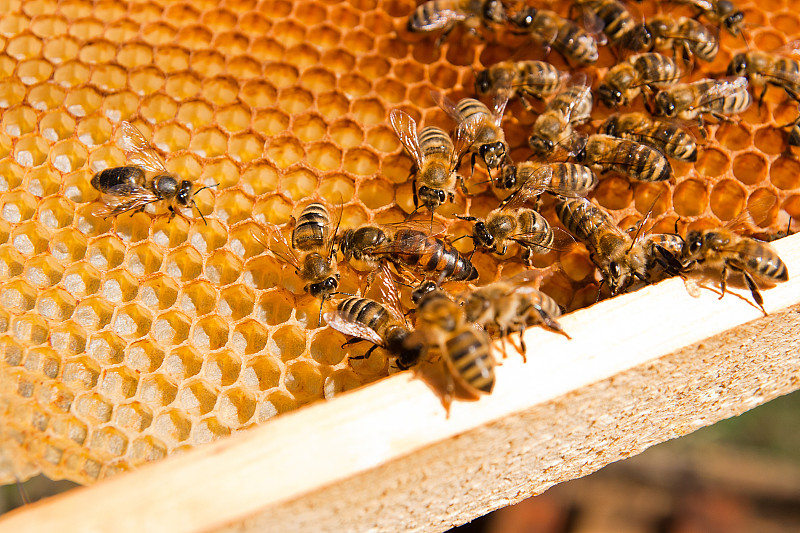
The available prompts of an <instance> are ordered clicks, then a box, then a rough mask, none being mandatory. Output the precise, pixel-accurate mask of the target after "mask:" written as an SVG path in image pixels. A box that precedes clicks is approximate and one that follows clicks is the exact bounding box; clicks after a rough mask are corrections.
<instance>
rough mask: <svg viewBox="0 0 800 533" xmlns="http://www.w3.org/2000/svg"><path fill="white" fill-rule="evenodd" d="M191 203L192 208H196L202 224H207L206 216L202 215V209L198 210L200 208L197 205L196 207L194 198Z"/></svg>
mask: <svg viewBox="0 0 800 533" xmlns="http://www.w3.org/2000/svg"><path fill="white" fill-rule="evenodd" d="M192 205H193V206H194V208H195V209H197V212H198V213H200V218H202V219H203V224H205V225H206V226H208V222H206V217H204V216H203V212H202V211H200V208H199V207H197V202H195V201H194V200H192Z"/></svg>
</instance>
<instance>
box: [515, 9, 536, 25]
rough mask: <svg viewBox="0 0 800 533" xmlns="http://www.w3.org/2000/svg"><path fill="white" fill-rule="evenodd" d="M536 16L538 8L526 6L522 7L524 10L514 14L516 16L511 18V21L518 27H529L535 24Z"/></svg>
mask: <svg viewBox="0 0 800 533" xmlns="http://www.w3.org/2000/svg"><path fill="white" fill-rule="evenodd" d="M535 16H536V8H535V7H526V8H524V9H522V11H520V12H519V13H517V14H516V15H514V17H513V18H512V19H511V23H512V24H514V25H515V26H516V27H518V28H521V29H527V28H530V27H531V25H532V24H533V17H535Z"/></svg>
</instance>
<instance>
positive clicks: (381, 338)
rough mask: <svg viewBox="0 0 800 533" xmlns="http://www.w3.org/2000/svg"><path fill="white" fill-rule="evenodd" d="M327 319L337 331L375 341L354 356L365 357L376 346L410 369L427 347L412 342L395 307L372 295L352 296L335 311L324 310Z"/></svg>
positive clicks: (405, 368)
mask: <svg viewBox="0 0 800 533" xmlns="http://www.w3.org/2000/svg"><path fill="white" fill-rule="evenodd" d="M324 316H325V321H326V322H327V323H328V325H329V326H330V327H332V328H333V329H335V330H336V331H340V332H342V333H344V334H346V335H352V336H354V337H357V338H359V339H364V340H367V341H370V342H372V343H373V344H374V346H373V347H371V348H370V349H369V350H368V351H367V353H365V354H364V355H362V356H358V357H353V359H366V358H368V357H369V356H370V354H371V353H372V352H373V351H374V350H375V348H377V347H381V348H384V349H385V350H386V351H388V352H389V353H390V354H391V355H393V356H394V357H395V358H396V365H397V368H399V369H400V370H408V369H409V368H411V367H412V366H414V365H415V364H417V362H419V360H420V359H421V358H422V356H423V354H424V352H425V347H424V345H423V344H421V343H419V342H416V343H415V342H411V341H410V340H409V337H410V335H411V330H410V329H409V328H408V327H407V325H406V323H405V319H403V317H402V315H401V314H400V313H399V312H398V311H397V310H396V309H394V308H392V307H390V306H387V305H384V304H381V303H379V302H376V301H375V300H371V299H369V298H359V297H351V298H347V299H345V300H342V301H341V302H339V305H337V306H336V310H335V311H333V312H329V313H325V315H324Z"/></svg>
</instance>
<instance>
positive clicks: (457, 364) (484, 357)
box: [446, 327, 494, 394]
mask: <svg viewBox="0 0 800 533" xmlns="http://www.w3.org/2000/svg"><path fill="white" fill-rule="evenodd" d="M446 348H447V357H448V359H449V362H450V364H451V365H452V369H453V373H454V374H455V375H456V376H457V377H458V378H459V380H460V381H461V382H462V383H463V384H464V385H466V386H467V387H468V388H469V389H472V390H474V391H477V392H479V393H484V394H488V393H490V392H492V389H493V388H494V359H493V357H492V354H491V352H490V351H489V342H488V338H486V336H485V334H483V332H478V331H476V330H474V329H472V328H471V327H469V328H466V329H463V330H462V331H461V332H459V333H457V334H456V335H454V336H453V337H451V338H450V339H448V340H447V347H446Z"/></svg>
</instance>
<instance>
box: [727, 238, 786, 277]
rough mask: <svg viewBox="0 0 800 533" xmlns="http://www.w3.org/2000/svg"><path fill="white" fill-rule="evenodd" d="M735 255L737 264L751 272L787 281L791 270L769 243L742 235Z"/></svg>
mask: <svg viewBox="0 0 800 533" xmlns="http://www.w3.org/2000/svg"><path fill="white" fill-rule="evenodd" d="M733 255H734V256H735V257H736V260H735V266H739V267H740V268H742V269H743V270H747V271H748V272H750V273H751V274H755V275H756V276H759V277H762V278H769V279H771V280H774V281H786V280H788V279H789V272H788V270H787V269H786V264H785V263H784V262H783V260H782V259H781V258H780V257H779V256H778V252H776V251H775V249H774V248H773V247H772V246H770V245H769V244H767V243H765V242H761V241H757V240H755V239H750V238H748V237H742V238H741V241H739V242H738V243H737V244H736V246H735V252H733Z"/></svg>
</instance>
